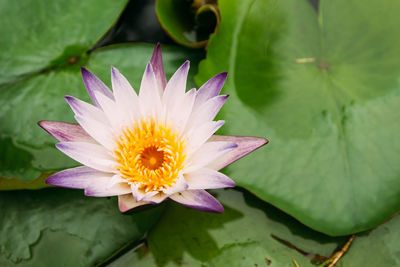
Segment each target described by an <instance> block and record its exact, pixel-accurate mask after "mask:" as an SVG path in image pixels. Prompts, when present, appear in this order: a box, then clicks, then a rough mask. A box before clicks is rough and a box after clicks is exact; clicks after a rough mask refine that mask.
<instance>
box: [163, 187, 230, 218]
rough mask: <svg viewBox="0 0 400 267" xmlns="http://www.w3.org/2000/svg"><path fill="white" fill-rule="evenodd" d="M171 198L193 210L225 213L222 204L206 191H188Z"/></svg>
mask: <svg viewBox="0 0 400 267" xmlns="http://www.w3.org/2000/svg"><path fill="white" fill-rule="evenodd" d="M169 198H170V199H172V200H173V201H176V202H178V203H180V204H182V205H184V206H186V207H189V208H192V209H197V210H201V211H208V212H216V213H222V212H224V207H222V205H221V203H219V202H218V200H216V199H215V198H214V197H213V196H212V195H210V194H209V193H207V192H206V191H204V190H187V191H183V192H179V193H176V194H173V195H172V196H169Z"/></svg>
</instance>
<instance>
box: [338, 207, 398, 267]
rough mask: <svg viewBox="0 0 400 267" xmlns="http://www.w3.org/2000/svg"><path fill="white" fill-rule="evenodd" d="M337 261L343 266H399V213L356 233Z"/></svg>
mask: <svg viewBox="0 0 400 267" xmlns="http://www.w3.org/2000/svg"><path fill="white" fill-rule="evenodd" d="M339 262H340V263H342V265H343V266H365V267H375V266H400V215H397V216H396V217H394V218H393V219H391V220H390V221H389V222H387V223H385V224H383V225H381V226H379V227H378V228H377V229H374V230H372V231H370V232H369V233H365V234H361V235H358V236H357V237H356V238H355V239H354V241H353V243H352V244H351V246H350V248H349V250H348V251H347V253H346V254H345V255H344V257H343V258H342V259H340V261H339ZM339 266H340V265H339Z"/></svg>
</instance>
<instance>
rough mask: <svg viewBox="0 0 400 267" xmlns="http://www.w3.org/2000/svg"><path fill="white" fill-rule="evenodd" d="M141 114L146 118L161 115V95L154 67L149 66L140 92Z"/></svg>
mask: <svg viewBox="0 0 400 267" xmlns="http://www.w3.org/2000/svg"><path fill="white" fill-rule="evenodd" d="M139 99H140V100H139V102H140V112H141V114H142V115H143V116H145V117H153V118H154V117H158V116H159V115H160V113H161V95H160V92H159V90H158V88H157V83H156V78H155V76H154V71H153V67H152V66H151V64H150V63H149V64H147V67H146V70H145V72H144V74H143V78H142V83H141V84H140V92H139Z"/></svg>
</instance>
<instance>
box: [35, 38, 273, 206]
mask: <svg viewBox="0 0 400 267" xmlns="http://www.w3.org/2000/svg"><path fill="white" fill-rule="evenodd" d="M188 70H189V62H188V61H186V62H185V63H183V65H182V66H181V67H180V68H179V69H178V70H177V71H176V72H175V74H174V75H173V76H172V77H171V79H170V80H169V81H168V82H167V79H166V76H165V73H164V67H163V62H162V57H161V48H160V45H157V46H156V47H155V49H154V53H153V55H152V57H151V60H150V62H149V63H148V64H147V67H146V70H145V72H144V75H143V78H142V82H141V86H140V91H139V94H136V92H135V91H134V90H133V88H132V87H131V85H130V84H129V82H128V81H127V79H126V78H125V77H124V76H123V75H122V74H121V73H120V72H119V71H118V70H117V69H116V68H111V82H112V89H113V91H111V90H110V89H109V88H108V87H107V86H105V85H104V83H103V82H102V81H100V80H99V79H98V78H97V77H96V76H94V75H93V74H92V73H90V72H89V71H88V70H86V69H84V68H82V76H83V81H84V83H85V86H86V88H87V91H88V93H89V95H90V97H91V99H92V101H93V103H94V105H91V104H88V103H86V102H83V101H81V100H79V99H77V98H74V97H72V96H68V95H67V96H65V99H66V101H67V102H68V104H69V105H70V106H71V109H72V110H73V112H74V113H75V119H76V121H77V122H78V124H74V123H65V122H57V121H40V122H39V125H40V126H41V127H42V128H43V129H45V130H46V131H47V132H48V133H50V134H51V135H52V136H53V137H55V138H56V139H57V140H58V141H60V142H59V143H57V144H56V147H57V148H58V149H59V150H61V151H62V152H63V153H65V154H66V155H68V156H69V157H71V158H72V159H74V160H76V161H78V162H80V163H82V164H83V165H84V166H81V167H76V168H71V169H67V170H63V171H60V172H58V173H55V174H53V175H52V176H50V177H49V178H48V179H47V181H46V182H47V183H48V184H51V185H56V186H61V187H67V188H79V189H84V190H85V195H87V196H96V197H106V196H118V197H119V208H120V210H121V212H127V211H130V210H132V209H133V208H137V207H139V206H143V205H154V204H158V203H160V202H162V201H164V200H166V199H168V198H170V199H172V200H173V201H176V202H178V203H181V204H183V205H185V206H187V207H190V208H195V209H199V210H203V211H210V212H223V207H222V205H221V204H220V203H219V202H218V200H217V199H215V198H214V197H213V196H212V195H211V194H209V193H208V192H206V191H205V189H216V188H225V187H233V186H235V183H234V182H233V181H232V180H231V179H230V178H229V177H227V176H226V175H224V174H223V173H221V172H219V170H220V169H222V168H224V167H225V166H227V165H228V164H230V163H232V162H233V161H236V160H237V159H239V158H241V157H243V156H244V155H246V154H248V153H250V152H251V151H253V150H255V149H257V148H259V147H260V146H262V145H264V144H266V143H267V142H268V141H267V140H266V139H264V138H257V137H239V136H222V135H214V133H215V132H216V131H217V130H218V129H219V128H220V127H221V126H222V125H223V124H224V121H222V120H218V121H214V118H215V116H216V115H217V113H218V111H219V110H220V109H221V107H222V105H223V104H224V103H225V101H226V100H227V98H228V95H219V93H220V91H221V88H222V86H223V84H224V82H225V80H226V76H227V73H226V72H223V73H220V74H218V75H216V76H214V77H213V78H211V79H210V80H209V81H207V82H206V83H205V84H204V85H203V86H201V87H200V88H199V89H198V90H196V89H191V90H189V91H187V92H186V80H187V75H188Z"/></svg>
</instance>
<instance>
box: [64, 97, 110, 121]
mask: <svg viewBox="0 0 400 267" xmlns="http://www.w3.org/2000/svg"><path fill="white" fill-rule="evenodd" d="M93 94H94V93H93ZM64 98H65V100H66V101H67V102H68V104H69V106H70V107H71V109H72V111H73V112H74V113H75V114H76V115H81V116H83V117H90V118H92V119H94V120H97V121H100V122H104V119H105V118H106V117H105V114H104V112H103V111H102V110H101V109H100V108H98V107H95V106H93V105H91V104H89V103H86V102H84V101H82V100H80V99H77V98H75V97H73V96H69V95H65V96H64Z"/></svg>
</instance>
